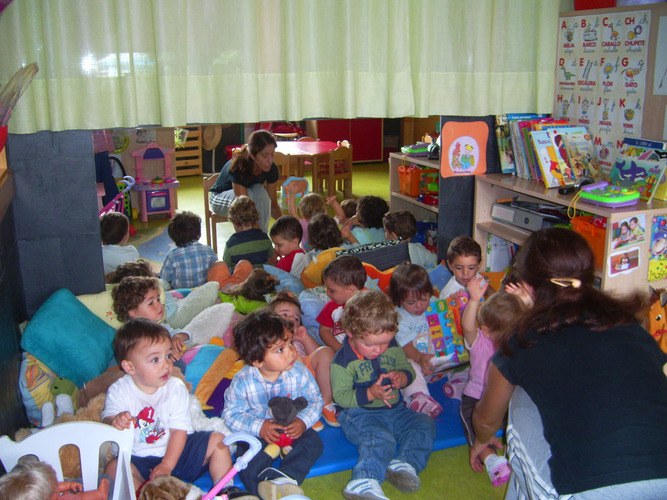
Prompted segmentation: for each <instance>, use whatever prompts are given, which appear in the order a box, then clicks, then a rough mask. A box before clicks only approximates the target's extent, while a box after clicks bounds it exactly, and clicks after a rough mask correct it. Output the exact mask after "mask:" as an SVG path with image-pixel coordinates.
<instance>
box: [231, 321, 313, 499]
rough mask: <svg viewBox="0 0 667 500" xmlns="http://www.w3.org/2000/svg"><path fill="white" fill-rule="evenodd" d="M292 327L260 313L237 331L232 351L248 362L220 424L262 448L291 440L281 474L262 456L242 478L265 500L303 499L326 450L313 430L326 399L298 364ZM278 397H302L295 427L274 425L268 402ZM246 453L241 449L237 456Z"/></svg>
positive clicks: (236, 379)
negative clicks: (307, 480)
mask: <svg viewBox="0 0 667 500" xmlns="http://www.w3.org/2000/svg"><path fill="white" fill-rule="evenodd" d="M292 330H293V327H292V325H291V323H290V322H288V321H287V320H285V319H283V318H282V317H280V316H279V315H278V314H276V313H275V312H273V311H269V310H267V309H259V310H257V311H253V312H252V313H250V314H248V315H247V316H246V317H245V318H244V319H243V320H241V321H240V322H239V323H237V324H236V326H235V327H234V333H233V335H234V348H235V349H236V350H237V352H238V354H239V356H240V357H241V359H243V361H244V362H245V364H246V366H244V367H243V368H242V369H241V370H240V371H239V372H238V373H237V374H236V375H234V378H233V379H232V382H231V384H230V386H229V388H228V389H227V390H226V391H225V407H224V410H223V412H222V418H223V419H224V421H225V424H226V425H227V427H229V429H230V430H232V431H234V432H236V431H243V432H248V433H250V434H253V435H255V436H258V437H259V439H260V442H261V443H262V447H263V448H264V447H266V445H267V444H268V443H274V442H277V441H279V440H280V438H281V435H282V434H285V435H286V436H287V437H289V438H292V440H293V443H292V449H291V450H290V452H289V453H288V454H287V455H285V456H284V458H283V459H282V461H281V463H280V466H279V467H278V468H273V467H271V464H272V463H273V460H274V459H273V457H272V456H271V455H269V454H268V453H265V452H264V451H262V452H260V453H258V454H257V455H255V457H254V458H253V459H252V460H251V461H250V463H249V464H248V467H247V468H245V469H243V470H242V471H241V472H240V473H239V474H240V477H241V481H243V484H244V485H245V487H246V488H247V489H248V491H249V492H250V493H252V494H258V493H259V496H260V497H261V498H262V499H264V500H267V499H276V498H280V497H284V496H287V495H297V494H298V495H303V491H302V490H301V488H299V486H298V485H299V484H301V483H302V482H303V480H304V479H305V478H306V475H307V474H308V472H309V471H310V468H311V467H312V466H313V464H314V463H315V461H316V460H317V459H318V458H319V456H320V455H321V454H322V449H323V444H322V440H321V439H320V437H319V435H318V434H317V432H315V431H314V430H313V429H312V426H313V424H315V423H316V422H317V421H318V419H319V418H320V414H321V412H322V395H321V394H320V390H319V389H318V387H317V384H316V383H315V379H314V378H313V376H312V375H311V373H310V371H309V370H308V368H306V367H305V366H304V365H302V364H301V363H298V362H296V359H297V354H296V350H295V349H294V346H293V345H292ZM274 396H285V397H289V398H292V399H296V398H298V397H299V396H303V397H304V398H305V399H306V401H307V403H308V405H307V406H306V407H305V408H304V409H302V410H300V411H299V413H297V416H296V418H295V419H294V421H293V422H292V423H291V424H289V425H287V426H282V425H279V424H277V423H275V422H274V421H273V418H272V416H271V412H270V410H269V406H268V403H269V400H270V399H271V398H273V397H274ZM246 450H247V445H245V444H244V443H238V444H237V456H240V455H241V454H243V453H244V452H245V451H246Z"/></svg>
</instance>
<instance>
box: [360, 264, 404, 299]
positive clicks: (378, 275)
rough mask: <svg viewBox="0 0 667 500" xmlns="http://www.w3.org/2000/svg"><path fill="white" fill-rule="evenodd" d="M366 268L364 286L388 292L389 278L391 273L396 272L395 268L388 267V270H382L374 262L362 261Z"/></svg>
mask: <svg viewBox="0 0 667 500" xmlns="http://www.w3.org/2000/svg"><path fill="white" fill-rule="evenodd" d="M362 264H363V266H364V269H366V275H367V278H366V283H365V284H364V287H365V288H367V289H369V290H373V289H376V290H380V291H381V292H384V293H387V288H388V287H389V280H391V275H392V274H394V269H396V267H395V266H394V267H392V268H391V269H387V270H386V271H380V270H378V268H377V267H375V266H374V265H373V264H369V263H368V262H362Z"/></svg>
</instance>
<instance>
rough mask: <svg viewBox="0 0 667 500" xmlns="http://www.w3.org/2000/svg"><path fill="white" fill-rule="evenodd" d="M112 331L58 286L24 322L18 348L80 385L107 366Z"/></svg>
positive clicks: (110, 352)
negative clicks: (28, 321) (25, 323)
mask: <svg viewBox="0 0 667 500" xmlns="http://www.w3.org/2000/svg"><path fill="white" fill-rule="evenodd" d="M115 333H116V331H115V330H114V329H113V328H112V327H111V326H109V325H108V324H107V323H105V322H104V321H102V320H101V319H100V318H98V317H97V316H95V314H93V313H92V312H91V311H90V309H88V308H87V307H86V306H84V305H83V303H82V302H81V301H79V300H78V299H77V298H76V297H75V296H74V294H73V293H72V292H70V291H69V290H67V289H66V288H62V289H60V290H58V291H57V292H55V293H54V294H53V295H51V297H49V298H48V299H47V300H46V302H44V304H42V306H41V307H40V308H39V309H38V310H37V312H36V313H35V315H34V316H33V318H32V320H31V321H30V323H28V326H27V327H26V329H25V331H24V332H23V336H22V337H21V348H22V349H23V350H24V351H27V352H29V353H30V354H32V355H33V356H35V357H36V358H37V359H39V360H40V361H42V362H43V363H44V364H45V365H46V366H48V367H49V368H50V369H51V370H52V371H53V372H55V373H56V374H57V375H59V376H61V377H64V378H66V379H69V380H71V381H72V382H74V383H75V384H76V386H77V387H81V386H82V385H83V384H84V382H87V381H88V380H91V379H93V378H95V377H97V376H98V375H100V374H101V373H102V372H103V371H104V370H105V369H106V368H107V366H108V365H109V362H110V361H111V359H112V358H113V349H112V347H111V342H112V341H113V337H114V335H115Z"/></svg>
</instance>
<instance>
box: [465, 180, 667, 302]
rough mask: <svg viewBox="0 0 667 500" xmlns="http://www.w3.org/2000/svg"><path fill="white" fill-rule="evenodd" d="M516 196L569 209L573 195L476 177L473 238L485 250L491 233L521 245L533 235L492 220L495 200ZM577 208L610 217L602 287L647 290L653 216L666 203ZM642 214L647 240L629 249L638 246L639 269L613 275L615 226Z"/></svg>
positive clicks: (580, 205) (660, 212)
mask: <svg viewBox="0 0 667 500" xmlns="http://www.w3.org/2000/svg"><path fill="white" fill-rule="evenodd" d="M515 196H516V197H518V199H519V200H520V201H529V202H537V203H549V204H552V205H560V206H564V207H567V206H569V205H570V203H571V201H572V199H573V197H574V194H569V195H561V194H559V193H558V190H557V189H547V188H545V187H544V185H543V184H541V183H539V182H538V181H534V180H528V179H521V178H519V177H516V176H512V175H506V174H487V175H480V176H477V177H476V178H475V215H474V224H473V238H475V240H476V241H477V242H478V243H479V244H480V245H481V246H482V248H485V247H486V244H487V236H488V235H489V234H495V235H496V236H499V237H501V238H503V239H505V240H507V241H510V242H512V243H515V244H517V245H519V246H521V245H522V244H523V243H524V242H525V241H526V240H527V239H528V237H529V236H530V234H531V232H530V231H527V230H524V229H521V228H517V227H514V226H511V225H508V224H504V223H502V222H498V221H495V220H493V219H492V218H491V208H492V206H493V203H494V202H495V201H496V200H498V199H502V198H512V197H515ZM576 208H577V209H578V210H585V211H586V212H588V213H591V214H594V215H601V216H603V217H606V218H607V228H608V229H607V232H606V236H605V242H604V266H603V268H602V269H600V270H596V276H597V277H598V278H599V279H600V288H601V289H602V290H604V291H610V292H617V293H619V294H622V293H627V292H629V291H631V290H641V291H643V292H645V291H647V289H646V288H647V284H648V256H649V246H650V244H651V229H652V228H651V225H652V223H653V217H654V216H658V215H662V216H664V215H666V214H667V202H664V201H657V200H654V201H652V202H651V203H650V204H646V203H642V202H639V203H638V204H637V205H635V206H632V207H625V208H615V209H612V208H608V207H600V206H596V205H591V204H588V203H585V202H583V201H579V202H578V203H577V206H576ZM641 215H643V216H644V217H645V223H646V227H645V228H644V229H645V238H644V241H641V242H639V243H635V244H633V246H632V247H629V248H628V250H629V249H630V248H632V249H634V248H636V247H638V250H639V257H640V258H639V265H638V267H637V268H636V269H634V270H633V271H632V272H631V273H628V274H625V273H610V270H609V265H610V258H609V257H610V254H612V253H617V252H621V250H617V251H616V250H613V234H612V231H611V227H612V225H613V224H614V223H620V222H621V221H624V220H627V219H629V218H631V217H634V216H641ZM484 257H485V256H484V255H483V258H484ZM484 265H485V263H483V265H482V267H483V266H484ZM650 284H651V286H652V287H653V288H661V287H667V279H663V280H659V281H653V282H651V283H650Z"/></svg>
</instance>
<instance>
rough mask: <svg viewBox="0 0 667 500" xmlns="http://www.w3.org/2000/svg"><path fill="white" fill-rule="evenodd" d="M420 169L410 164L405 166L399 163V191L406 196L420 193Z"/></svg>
mask: <svg viewBox="0 0 667 500" xmlns="http://www.w3.org/2000/svg"><path fill="white" fill-rule="evenodd" d="M421 171H422V169H420V168H415V167H412V166H408V167H406V166H405V165H400V166H399V167H398V180H399V184H400V188H401V193H403V194H407V195H408V196H419V195H420V194H421V188H420V183H421Z"/></svg>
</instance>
